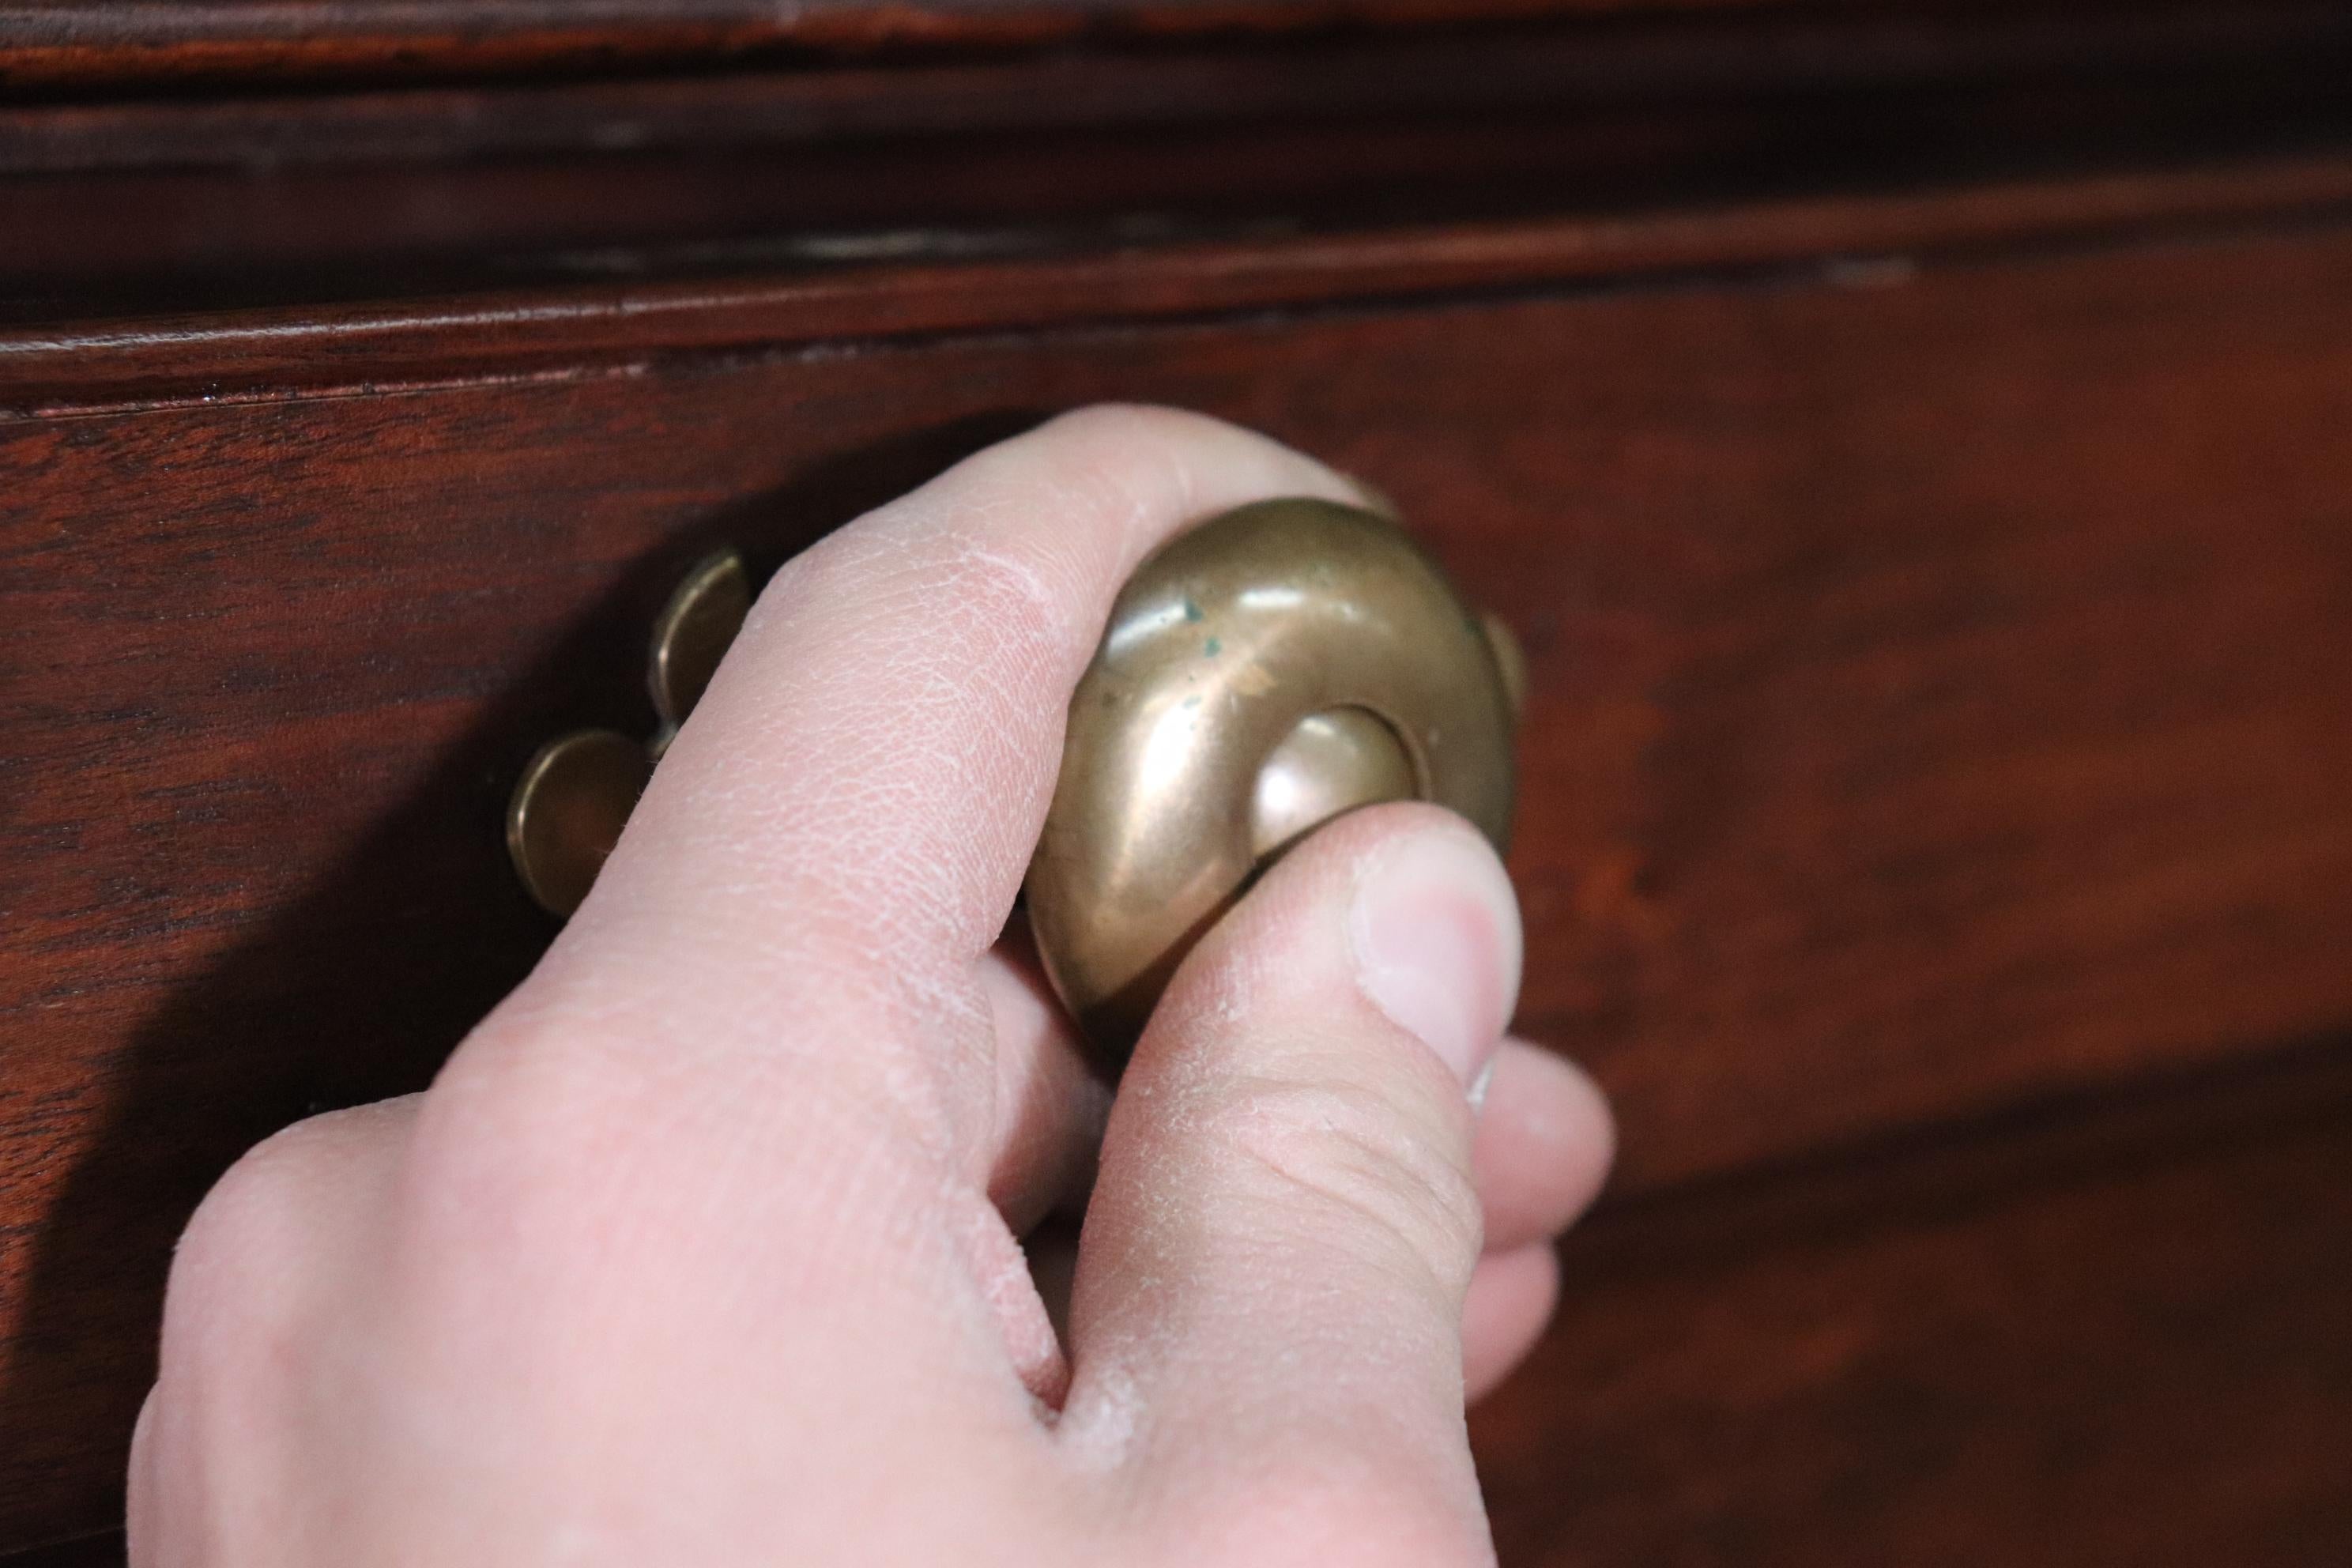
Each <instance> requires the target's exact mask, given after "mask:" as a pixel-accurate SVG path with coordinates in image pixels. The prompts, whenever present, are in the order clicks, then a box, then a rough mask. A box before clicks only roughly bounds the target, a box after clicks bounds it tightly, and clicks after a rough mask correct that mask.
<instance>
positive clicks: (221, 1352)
mask: <svg viewBox="0 0 2352 1568" xmlns="http://www.w3.org/2000/svg"><path fill="white" fill-rule="evenodd" d="M328 1121H329V1119H327V1118H312V1119H311V1120H310V1121H301V1122H297V1123H295V1124H294V1125H293V1126H291V1127H289V1128H287V1129H285V1130H284V1131H280V1132H278V1133H276V1134H274V1135H272V1136H271V1137H269V1138H268V1139H265V1140H264V1141H263V1142H260V1143H258V1144H257V1145H256V1146H255V1147H254V1148H252V1149H251V1150H249V1151H247V1152H246V1154H245V1155H244V1156H243V1157H242V1158H241V1159H239V1160H238V1161H237V1162H236V1163H235V1164H234V1165H232V1166H230V1167H229V1169H228V1170H227V1171H226V1173H224V1174H223V1175H222V1176H221V1178H220V1180H219V1181H217V1182H215V1184H213V1187H212V1190H211V1191H210V1192H208V1193H206V1194H205V1197H204V1200H203V1201H202V1202H201V1203H199V1204H198V1205H196V1210H195V1213H194V1214H193V1215H190V1216H189V1219H188V1223H187V1225H186V1226H185V1227H184V1229H183V1230H182V1232H181V1234H180V1240H179V1244H178V1246H177V1247H175V1248H174V1249H173V1256H172V1266H171V1271H170V1275H169V1278H168V1281H167V1284H166V1287H165V1291H164V1309H163V1353H164V1356H165V1359H166V1361H167V1363H181V1364H184V1365H189V1366H192V1367H194V1368H195V1369H199V1370H209V1369H216V1368H219V1367H221V1366H223V1365H236V1364H242V1363H246V1362H247V1361H250V1360H252V1359H254V1358H256V1357H257V1356H258V1355H260V1354H262V1353H264V1352H265V1350H266V1347H268V1345H270V1344H272V1343H274V1342H278V1341H279V1340H281V1339H282V1338H283V1337H284V1336H285V1334H286V1333H287V1332H288V1331H289V1327H290V1321H291V1319H292V1317H293V1315H294V1313H295V1308H294V1305H293V1303H294V1302H295V1301H296V1300H298V1298H299V1292H298V1291H296V1290H294V1289H289V1286H290V1284H291V1283H292V1282H293V1281H294V1280H295V1279H298V1278H299V1276H300V1274H301V1272H302V1271H303V1270H304V1269H305V1268H307V1267H308V1266H309V1260H310V1254H311V1253H312V1251H313V1250H314V1247H315V1243H316V1241H317V1237H315V1236H313V1235H312V1234H311V1232H312V1230H313V1228H314V1226H313V1222H312V1206H313V1205H312V1203H311V1196H310V1195H311V1194H313V1193H314V1192H315V1191H316V1190H317V1188H318V1186H319V1184H320V1183H322V1182H326V1181H331V1180H332V1179H333V1173H332V1172H331V1169H330V1168H329V1167H330V1166H331V1162H332V1152H331V1148H332V1143H331V1138H330V1137H329V1136H328Z"/></svg>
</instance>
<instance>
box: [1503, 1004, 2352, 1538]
mask: <svg viewBox="0 0 2352 1568" xmlns="http://www.w3.org/2000/svg"><path fill="white" fill-rule="evenodd" d="M2314 1066H2317V1068H2318V1070H2312V1068H2313V1067H2314ZM2347 1067H2352V1054H2347V1053H2346V1052H2344V1051H2342V1050H2340V1049H2339V1050H2337V1051H2336V1052H2334V1053H2333V1054H2332V1060H2331V1061H2327V1062H2325V1063H2323V1064H2310V1063H2306V1064H2305V1067H2304V1068H2302V1069H2300V1070H2298V1071H2296V1072H2294V1073H2291V1074H2285V1075H2281V1076H2280V1077H2279V1078H2277V1079H2274V1080H2273V1081H2270V1082H2267V1083H2258V1084H2255V1085H2251V1086H2247V1088H2245V1089H2239V1090H2234V1091H2228V1092H2221V1093H2217V1092H2216V1091H2215V1090H2214V1089H2213V1088H2212V1086H2210V1085H2201V1084H2200V1085H2179V1086H2175V1087H2173V1088H2172V1089H2169V1090H2168V1092H2167V1094H2166V1095H2164V1096H2162V1097H2159V1098H2158V1102H2157V1103H2153V1104H2146V1105H2139V1106H2135V1107H2133V1108H2131V1109H2130V1110H2129V1111H2128V1113H2126V1114H2122V1115H2116V1114H2113V1113H2106V1114H2103V1115H2099V1116H2094V1117H2092V1118H2090V1119H2089V1120H2088V1121H2078V1120H2077V1119H2075V1118H2074V1117H2072V1116H2069V1117H2063V1118H2053V1119H2051V1120H2049V1121H2045V1122H2042V1123H2041V1124H2039V1125H2036V1126H2032V1127H2030V1128H2021V1129H2012V1130H2010V1131H2007V1132H2005V1133H2004V1134H2002V1135H2000V1136H1998V1137H1995V1138H1992V1139H1990V1140H1988V1141H1984V1142H1968V1143H1959V1144H1955V1145H1952V1146H1948V1147H1939V1148H1933V1149H1929V1150H1927V1151H1923V1152H1914V1153H1910V1154H1907V1155H1906V1156H1904V1157H1901V1158H1897V1159H1895V1160H1893V1161H1890V1162H1881V1163H1874V1164H1873V1165H1872V1166H1870V1167H1868V1168H1866V1169H1862V1168H1855V1167H1853V1166H1839V1167H1833V1168H1827V1169H1822V1170H1817V1171H1811V1172H1807V1173H1802V1174H1801V1175H1795V1176H1791V1177H1790V1178H1787V1179H1782V1180H1776V1181H1771V1182H1766V1183H1760V1184H1755V1185H1752V1186H1750V1187H1748V1188H1746V1189H1744V1190H1740V1191H1737V1192H1722V1193H1717V1194H1712V1195H1711V1197H1710V1199H1709V1201H1706V1202H1703V1203H1702V1202H1693V1201H1691V1200H1690V1199H1688V1198H1684V1199H1681V1200H1678V1201H1675V1202H1673V1203H1667V1204H1657V1205H1631V1206H1629V1207H1627V1208H1624V1209H1622V1210H1620V1211H1618V1212H1615V1213H1612V1214H1611V1215H1606V1216H1605V1217H1603V1218H1601V1220H1599V1221H1597V1222H1595V1223H1594V1224H1593V1225H1592V1226H1591V1227H1590V1228H1589V1229H1588V1230H1587V1231H1586V1232H1585V1233H1582V1234H1580V1235H1578V1236H1574V1237H1570V1242H1569V1245H1568V1247H1567V1249H1566V1264H1567V1268H1566V1273H1567V1287H1566V1292H1565V1296H1564V1299H1563V1304H1562V1308H1561V1311H1560V1314H1559V1319H1558V1321H1556V1323H1555V1324H1554V1326H1553V1328H1552V1330H1551V1331H1550V1333H1549V1335H1548V1336H1547V1338H1546V1340H1545V1341H1544V1342H1543V1344H1542V1346H1541V1347H1540V1348H1539V1349H1538V1351H1537V1352H1536V1355H1535V1357H1534V1358H1533V1360H1532V1361H1531V1362H1530V1363H1529V1364H1528V1366H1527V1367H1526V1368H1525V1369H1524V1370H1523V1371H1522V1372H1521V1373H1519V1374H1518V1376H1517V1378H1516V1379H1515V1380H1514V1381H1512V1382H1511V1383H1509V1384H1506V1385H1505V1387H1504V1388H1503V1389H1502V1390H1501V1391H1500V1392H1499V1393H1498V1394H1496V1396H1495V1397H1494V1398H1493V1399H1492V1400H1491V1401H1490V1402H1489V1403H1488V1404H1487V1405H1486V1406H1484V1407H1483V1408H1481V1409H1480V1410H1478V1411H1476V1412H1474V1413H1473V1415H1472V1419H1471V1430H1472V1436H1473V1441H1474V1444H1475V1447H1476V1450H1477V1453H1478V1458H1479V1470H1480V1474H1481V1476H1482V1478H1483V1479H1484V1481H1485V1485H1486V1493H1487V1498H1488V1502H1489V1505H1490V1508H1491V1510H1492V1514H1493V1518H1494V1521H1495V1528H1496V1544H1497V1547H1498V1549H1499V1553H1500V1556H1501V1559H1502V1561H1503V1563H1505V1564H1506V1565H1507V1568H1567V1565H1569V1564H1571V1563H1573V1564H1578V1565H1580V1568H1588V1565H1594V1564H1616V1563H1622V1564H1625V1565H1627V1568H1633V1565H1635V1564H1638V1565H1640V1568H1714V1565H1717V1564H1735V1563H1737V1564H1747V1563H1769V1564H1772V1565H1773V1568H1853V1565H1854V1564H1857V1563H1890V1564H1892V1563H1901V1564H1904V1565H1906V1568H1985V1565H1986V1564H1990V1563H2000V1564H2002V1565H2003V1568H2126V1565H2127V1568H2168V1565H2179V1568H2209V1565H2210V1564H2215V1563H2228V1564H2230V1565H2231V1568H2315V1565H2317V1564H2321V1563H2343V1562H2346V1561H2352V1487H2347V1486H2346V1484H2345V1456H2346V1455H2347V1454H2352V1334H2347V1333H2346V1332H2345V1324H2346V1323H2347V1321H2352V1245H2347V1237H2352V1183H2347V1181H2346V1180H2345V1179H2344V1178H2345V1173H2346V1172H2347V1170H2352V1071H2347ZM2248 1089H2251V1090H2252V1091H2251V1092H2248Z"/></svg>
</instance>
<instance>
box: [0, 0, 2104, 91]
mask: <svg viewBox="0 0 2352 1568" xmlns="http://www.w3.org/2000/svg"><path fill="white" fill-rule="evenodd" d="M1801 9H1811V10H1814V11H1817V12H1818V11H1821V10H1823V9H1827V10H1830V11H1832V12H1834V11H1840V10H1843V11H1851V12H1862V13H1864V14H1868V13H1872V12H1881V13H1893V14H1898V15H1901V14H1912V15H1916V14H1918V13H1919V12H1922V11H1928V12H1933V11H1938V10H1940V11H1942V12H1945V13H1947V14H1958V15H1960V16H1986V15H1989V14H1990V15H1993V16H1998V15H1999V14H2000V13H2001V12H2003V11H2010V12H2012V13H2013V12H2017V11H2025V12H2028V13H2029V14H2030V13H2034V12H2040V13H2043V14H2050V13H2054V12H2061V11H2063V10H2066V9H2076V10H2081V9H2097V10H2104V11H2105V12H2107V13H2108V14H2109V15H2112V16H2128V14H2129V10H2130V7H2129V6H2127V5H2118V4H2116V3H2115V0H2106V3H2105V4H2104V5H2093V6H2088V7H2081V6H2078V7H2071V8H2070V7H2059V6H2054V5H2050V4H2048V0H1942V4H1940V5H1934V4H1930V5H1920V4H1918V3H1917V0H1910V3H1905V0H1843V4H1832V5H1829V6H1827V7H1823V6H1820V5H1812V6H1810V7H1808V6H1801V5H1800V4H1799V3H1798V0H804V3H803V4H800V5H791V6H777V5H765V4H761V3H760V0H598V3H595V4H587V5H583V4H579V3H577V0H403V3H399V4H385V3H381V0H376V3H371V0H173V3H172V4H168V5H82V4H77V3H75V0H30V3H24V0H19V3H17V4H13V5H0V85H5V86H9V87H14V88H17V89H25V88H51V89H55V88H60V87H62V88H69V89H89V88H92V87H105V88H110V89H122V88H125V87H131V86H136V85H147V84H156V83H187V82H206V81H219V80H263V81H293V82H316V81H321V80H329V81H338V82H349V81H352V80H355V79H358V80H366V79H399V78H415V77H419V76H426V77H434V76H438V77H448V76H453V75H464V74H483V73H488V72H503V73H520V72H541V73H544V72H561V71H567V70H568V71H574V72H577V71H583V70H604V71H609V70H611V69H613V68H614V67H616V66H618V67H623V68H635V69H640V70H642V69H648V68H671V69H677V68H688V67H695V66H701V67H706V68H707V67H708V66H709V65H710V64H711V63H713V62H724V61H729V60H740V59H743V58H754V59H757V58H775V57H778V56H782V57H785V58H793V57H799V58H808V57H810V56H812V55H814V56H817V57H820V58H821V57H824V56H826V55H840V54H852V55H855V54H868V53H872V52H874V51H877V50H886V51H887V50H897V51H905V50H919V49H934V50H936V49H941V48H955V49H972V48H987V49H1004V48H1024V47H1026V48H1034V47H1046V46H1055V45H1065V44H1069V43H1072V42H1078V41H1092V40H1100V39H1104V38H1106V37H1108V38H1115V39H1129V40H1133V39H1142V40H1156V39H1169V38H1180V39H1184V38H1199V37H1215V36H1240V37H1259V38H1264V37H1286V36H1297V35H1300V34H1315V33H1329V32H1333V31H1342V30H1361V29H1366V28H1391V27H1405V28H1421V29H1426V28H1429V27H1431V26H1454V27H1458V26H1463V25H1465V24H1480V23H1486V24H1491V23H1496V22H1524V21H1528V20H1547V19H1550V20H1556V19H1570V20H1575V19H1583V20H1591V21H1597V22H1601V23H1615V22H1623V21H1626V20H1635V21H1639V20H1644V19H1649V18H1656V17H1675V16H1689V15H1694V14H1696V15H1702V16H1703V15H1706V14H1709V13H1720V12H1743V11H1749V12H1753V11H1764V12H1771V11H1791V12H1794V11H1799V10H1801Z"/></svg>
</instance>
